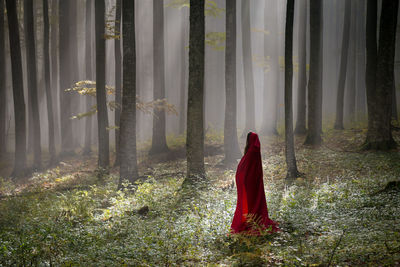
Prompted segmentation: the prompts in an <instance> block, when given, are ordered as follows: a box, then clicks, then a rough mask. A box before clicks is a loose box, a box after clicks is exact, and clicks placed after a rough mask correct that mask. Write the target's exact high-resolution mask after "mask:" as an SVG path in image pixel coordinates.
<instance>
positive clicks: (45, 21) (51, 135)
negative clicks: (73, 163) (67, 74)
mask: <svg viewBox="0 0 400 267" xmlns="http://www.w3.org/2000/svg"><path fill="white" fill-rule="evenodd" d="M43 24H44V27H43V57H44V62H43V64H44V79H45V88H46V102H47V119H48V127H49V129H48V130H49V153H50V164H52V163H54V161H55V159H56V147H55V141H54V117H53V98H52V96H51V95H52V90H51V87H50V49H49V46H50V39H49V3H48V0H43Z"/></svg>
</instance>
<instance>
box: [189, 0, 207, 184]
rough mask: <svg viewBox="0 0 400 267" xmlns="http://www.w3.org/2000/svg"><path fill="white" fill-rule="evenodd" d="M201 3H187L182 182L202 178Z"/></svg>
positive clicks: (203, 28)
mask: <svg viewBox="0 0 400 267" xmlns="http://www.w3.org/2000/svg"><path fill="white" fill-rule="evenodd" d="M204 46H205V17H204V0H190V30H189V90H188V109H187V134H186V158H187V177H186V180H185V183H186V184H187V183H189V184H190V183H193V182H195V181H196V180H197V179H202V178H205V170H204V110H203V102H204V100H203V98H204Z"/></svg>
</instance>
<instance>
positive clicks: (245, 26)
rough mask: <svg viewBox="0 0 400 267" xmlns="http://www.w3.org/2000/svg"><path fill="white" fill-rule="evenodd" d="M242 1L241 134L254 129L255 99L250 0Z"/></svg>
mask: <svg viewBox="0 0 400 267" xmlns="http://www.w3.org/2000/svg"><path fill="white" fill-rule="evenodd" d="M241 2H242V18H241V24H242V40H243V45H242V48H243V69H244V87H245V99H246V122H245V128H244V131H243V135H246V134H247V132H248V131H249V130H253V131H254V130H255V127H256V121H255V117H256V116H255V103H254V102H255V99H254V77H253V59H252V52H251V32H250V28H251V26H250V1H248V0H247V1H241Z"/></svg>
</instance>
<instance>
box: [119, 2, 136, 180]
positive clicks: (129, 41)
mask: <svg viewBox="0 0 400 267" xmlns="http://www.w3.org/2000/svg"><path fill="white" fill-rule="evenodd" d="M122 6H123V7H124V8H123V10H122V33H123V39H122V45H123V55H124V57H123V68H122V71H123V75H122V79H123V84H122V86H123V88H124V89H123V91H122V109H121V121H120V130H119V134H120V136H119V142H120V143H119V147H120V149H119V153H120V157H119V158H120V179H119V187H121V185H122V182H123V180H124V179H127V180H128V181H129V182H131V183H134V182H135V181H136V179H137V178H138V169H137V157H136V41H135V2H134V1H131V0H123V2H122Z"/></svg>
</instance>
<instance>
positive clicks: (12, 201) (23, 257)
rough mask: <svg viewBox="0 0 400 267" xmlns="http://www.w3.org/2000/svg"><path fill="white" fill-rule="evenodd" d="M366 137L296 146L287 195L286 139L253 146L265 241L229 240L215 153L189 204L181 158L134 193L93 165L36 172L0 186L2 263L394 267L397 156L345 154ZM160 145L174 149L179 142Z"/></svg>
mask: <svg viewBox="0 0 400 267" xmlns="http://www.w3.org/2000/svg"><path fill="white" fill-rule="evenodd" d="M363 134H365V133H364V131H356V132H355V131H344V132H338V131H331V132H326V133H325V135H324V140H325V146H323V147H321V148H319V149H311V148H307V147H303V146H302V145H301V143H302V139H301V138H300V139H297V142H296V147H297V158H298V165H299V170H300V171H301V172H303V173H305V175H304V176H303V177H301V178H299V179H297V180H296V181H295V183H294V185H293V186H291V187H290V188H287V187H285V184H284V177H285V174H286V170H285V163H284V162H285V160H284V150H283V147H284V146H283V140H282V139H281V138H280V137H277V138H262V139H261V143H262V151H263V167H264V178H265V189H266V197H267V203H268V207H269V212H270V216H271V217H272V218H273V219H274V220H277V221H278V222H280V226H281V229H282V231H281V232H280V233H277V234H273V235H266V236H263V237H246V236H240V235H238V236H228V235H227V233H228V232H229V227H230V223H231V220H232V216H233V213H234V209H235V205H236V189H235V188H234V187H231V185H232V182H233V181H234V175H235V170H223V169H219V168H217V167H216V162H218V161H219V160H220V159H222V157H223V156H222V155H213V156H209V157H207V158H206V167H207V176H208V179H209V183H207V185H205V186H201V187H200V186H199V189H197V190H194V191H195V194H189V195H190V196H191V198H189V199H187V198H183V197H182V196H185V192H183V191H182V190H181V189H180V186H181V183H182V182H183V179H184V177H183V176H184V173H185V168H186V165H185V161H184V159H176V160H174V161H169V162H159V163H151V162H146V165H142V166H141V167H140V168H141V169H140V172H141V174H144V175H145V176H146V177H147V178H146V179H143V180H141V182H139V183H138V184H137V185H136V187H137V190H136V191H135V192H134V193H133V192H130V191H127V190H122V191H117V190H116V188H117V182H118V176H117V173H116V170H113V171H112V172H111V174H110V175H108V176H106V177H103V179H101V180H98V178H97V176H96V173H95V172H94V170H93V167H91V166H93V165H94V164H95V161H96V159H94V158H93V159H88V161H86V162H79V161H76V162H70V164H71V165H72V166H59V167H57V168H55V169H51V170H48V171H46V172H43V173H37V174H35V175H34V176H33V177H32V178H30V179H29V181H28V182H27V185H26V186H25V187H20V186H17V185H15V184H14V183H13V182H12V181H10V180H8V179H1V180H0V195H2V199H1V200H0V229H1V230H0V265H4V266H15V265H17V266H18V265H19V266H24V265H25V266H27V265H40V266H48V265H56V266H60V265H61V266H71V265H72V266H84V265H87V266H171V265H184V266H198V265H209V266H219V265H222V266H231V265H234V266H257V265H259V266H260V265H283V266H301V265H304V266H307V265H308V266H309V265H328V263H330V264H331V265H353V266H360V265H370V266H375V265H383V266H391V265H396V264H399V263H400V234H399V233H400V197H399V194H400V193H399V191H387V192H386V191H380V190H382V189H383V188H384V187H385V185H386V183H387V182H389V181H393V180H399V178H398V176H399V174H400V154H399V152H398V151H391V152H387V153H374V152H368V153H358V152H357V153H346V152H341V151H342V150H348V149H349V150H350V149H351V150H354V151H357V148H358V145H359V143H361V142H362V139H363ZM396 138H397V137H396ZM168 141H169V143H170V144H173V145H172V147H173V148H176V149H178V148H179V147H183V142H184V138H182V137H179V138H177V139H173V138H171V137H169V139H168ZM242 141H243V140H242ZM173 142H174V143H173ZM207 144H208V145H210V146H221V145H222V138H221V134H220V133H217V132H211V133H209V134H208V135H207ZM143 149H146V147H144V148H143ZM332 149H334V150H332ZM67 163H68V162H67ZM377 192H379V193H377ZM142 207H148V212H144V213H143V212H141V211H140V209H141V208H142Z"/></svg>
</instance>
